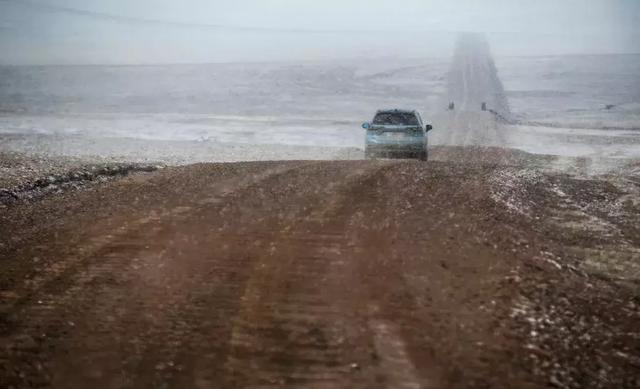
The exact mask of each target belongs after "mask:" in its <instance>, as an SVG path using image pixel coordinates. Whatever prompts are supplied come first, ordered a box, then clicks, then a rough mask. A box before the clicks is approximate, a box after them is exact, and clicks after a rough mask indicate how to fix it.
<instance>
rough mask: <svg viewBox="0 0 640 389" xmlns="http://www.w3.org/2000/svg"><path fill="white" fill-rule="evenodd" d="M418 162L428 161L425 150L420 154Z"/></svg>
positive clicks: (427, 153) (427, 154)
mask: <svg viewBox="0 0 640 389" xmlns="http://www.w3.org/2000/svg"><path fill="white" fill-rule="evenodd" d="M420 160H421V161H428V160H429V152H428V151H427V150H425V151H423V152H421V153H420Z"/></svg>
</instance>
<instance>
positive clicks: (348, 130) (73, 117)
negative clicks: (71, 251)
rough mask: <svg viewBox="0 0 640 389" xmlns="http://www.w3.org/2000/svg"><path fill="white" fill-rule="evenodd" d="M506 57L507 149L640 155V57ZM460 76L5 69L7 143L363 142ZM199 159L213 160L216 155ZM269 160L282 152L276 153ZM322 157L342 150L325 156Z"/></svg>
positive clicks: (1, 84) (421, 63)
mask: <svg viewBox="0 0 640 389" xmlns="http://www.w3.org/2000/svg"><path fill="white" fill-rule="evenodd" d="M496 65H497V67H498V71H499V76H500V78H501V79H502V82H503V84H504V87H505V90H506V93H507V96H508V98H509V104H510V106H511V111H512V112H513V114H514V117H515V118H517V120H518V125H516V126H508V127H507V128H506V131H507V133H508V134H509V136H508V139H507V141H506V144H505V145H506V146H509V147H514V148H519V149H521V150H524V151H528V152H532V153H541V154H557V155H562V156H568V157H589V158H640V55H608V56H556V57H511V58H496ZM448 71H449V59H415V60H408V61H398V60H390V59H378V60H370V61H367V62H365V61H341V62H315V63H312V62H309V63H299V64H295V63H271V64H207V65H170V66H62V67H0V137H1V138H2V139H3V141H2V142H0V151H26V152H31V151H33V150H41V151H43V152H47V151H51V150H50V149H52V147H48V146H47V145H46V144H37V142H45V143H46V142H54V143H56V144H57V146H56V147H54V149H55V150H56V153H57V154H62V155H64V154H65V152H66V151H68V152H69V154H71V155H75V154H78V153H80V152H82V151H83V150H84V149H85V148H86V149H89V150H90V151H91V152H92V153H93V152H95V153H99V154H102V153H107V152H108V153H113V152H115V153H117V152H118V148H119V146H114V144H116V143H118V142H117V141H116V139H120V142H119V143H121V144H124V143H126V142H129V140H130V139H131V138H135V139H138V140H139V141H137V142H134V144H135V145H137V147H139V148H140V149H142V150H149V149H150V148H152V147H153V145H160V144H162V145H164V143H163V142H167V141H172V142H181V143H180V145H181V146H180V147H179V148H180V149H183V148H184V149H187V148H188V147H191V146H189V145H196V144H198V145H200V144H202V143H208V144H213V143H215V144H220V145H221V146H219V147H216V149H225V148H226V147H225V146H224V145H223V144H234V145H239V146H238V147H240V148H241V149H242V147H244V148H245V149H247V148H248V147H247V146H246V145H264V146H265V147H266V145H288V146H301V145H302V146H313V147H320V148H330V149H331V150H333V149H335V148H344V147H347V148H362V147H363V140H364V133H363V130H362V129H361V128H360V124H361V123H362V122H364V121H367V120H370V119H371V117H372V115H373V113H374V112H375V111H376V110H377V109H380V108H389V107H402V108H415V109H418V110H420V111H421V112H422V114H423V116H424V117H426V118H427V120H428V118H429V117H437V116H438V114H439V113H442V112H444V110H445V108H446V104H447V102H446V92H447V85H446V80H447V73H448ZM489 108H491V107H489ZM441 130H442V129H441ZM435 131H438V128H436V129H435ZM18 138H19V140H18ZM79 139H84V140H85V141H83V142H84V143H83V142H80V141H79ZM91 139H94V140H95V141H90V140H91ZM99 139H103V140H104V141H101V142H102V143H103V144H104V149H101V147H102V146H101V145H100V142H98V140H99ZM143 141H146V142H147V143H148V145H149V146H148V147H141V146H140V145H143V144H145V142H143ZM67 143H68V144H69V145H70V146H69V147H65V144H67ZM87 144H89V146H87ZM91 144H92V145H91ZM242 145H245V146H242ZM163 147H164V146H163ZM198 147H200V146H198ZM269 147H270V146H269ZM128 149H130V147H128ZM287 149H289V148H287ZM160 150H164V149H163V148H162V147H160ZM202 150H206V148H204V149H202ZM323 150H325V149H323ZM87 152H88V151H87ZM159 153H160V152H159V151H157V152H156V151H154V153H151V154H159ZM85 154H86V153H85ZM122 154H125V155H128V154H129V152H128V151H127V150H125V151H124V152H123V153H122ZM196 154H198V158H196V159H197V160H201V159H203V158H202V157H203V156H204V155H205V154H206V151H197V152H196ZM200 154H202V155H200ZM268 154H269V156H270V157H275V158H277V157H278V151H277V150H276V149H274V148H272V149H271V150H270V151H269V153H268ZM295 154H296V155H299V154H300V153H295ZM322 155H324V156H325V157H327V158H329V157H334V156H335V153H334V152H333V151H332V152H330V153H328V154H326V153H325V154H323V153H321V154H319V155H317V154H314V156H315V157H321V156H322ZM302 156H303V157H304V155H302ZM150 157H153V155H150ZM253 157H255V156H253ZM284 157H286V155H283V158H284ZM238 158H240V159H242V158H241V157H239V156H237V155H235V154H234V155H232V156H231V157H229V158H227V157H225V158H221V159H230V160H237V159H238ZM217 159H220V158H217Z"/></svg>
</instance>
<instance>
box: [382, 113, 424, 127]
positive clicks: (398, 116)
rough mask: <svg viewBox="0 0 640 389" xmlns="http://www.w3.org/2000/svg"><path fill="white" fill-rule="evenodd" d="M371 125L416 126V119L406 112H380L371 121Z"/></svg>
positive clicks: (413, 115)
mask: <svg viewBox="0 0 640 389" xmlns="http://www.w3.org/2000/svg"><path fill="white" fill-rule="evenodd" d="M373 124H379V125H399V126H417V125H418V124H419V123H418V118H417V117H416V115H415V114H413V113H406V112H381V113H379V114H377V115H376V117H375V118H374V119H373Z"/></svg>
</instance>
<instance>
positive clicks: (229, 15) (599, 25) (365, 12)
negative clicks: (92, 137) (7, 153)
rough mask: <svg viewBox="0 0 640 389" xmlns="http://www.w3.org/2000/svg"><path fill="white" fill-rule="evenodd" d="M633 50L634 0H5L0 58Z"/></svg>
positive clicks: (637, 10)
mask: <svg viewBox="0 0 640 389" xmlns="http://www.w3.org/2000/svg"><path fill="white" fill-rule="evenodd" d="M455 31H481V32H486V33H489V35H488V36H489V39H490V41H491V43H492V45H493V47H494V51H497V52H498V53H499V54H514V55H526V54H539V53H544V54H558V53H565V52H566V53H606V52H627V53H628V52H633V53H638V52H640V39H639V38H640V0H536V1H530V0H456V1H450V0H448V1H447V0H431V1H430V0H404V1H400V0H379V1H376V0H368V1H364V0H323V1H318V0H295V1H293V0H234V1H215V0H180V1H176V0H0V53H1V56H0V61H1V62H2V63H18V64H19V63H36V64H40V63H156V62H228V61H271V60H317V59H323V58H344V57H375V56H401V57H428V56H434V55H435V56H441V55H447V54H448V50H450V47H451V41H452V40H453V37H454V36H455V35H454V34H452V32H455Z"/></svg>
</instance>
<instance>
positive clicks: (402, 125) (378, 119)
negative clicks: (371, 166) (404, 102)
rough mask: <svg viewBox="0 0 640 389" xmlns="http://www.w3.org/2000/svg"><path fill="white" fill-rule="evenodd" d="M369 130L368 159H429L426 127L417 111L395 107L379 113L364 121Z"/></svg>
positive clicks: (428, 125)
mask: <svg viewBox="0 0 640 389" xmlns="http://www.w3.org/2000/svg"><path fill="white" fill-rule="evenodd" d="M362 128H364V129H365V130H367V137H366V140H365V149H364V154H365V158H366V159H372V158H377V157H396V156H397V157H401V158H418V159H421V160H423V161H426V160H427V158H428V153H427V132H429V131H431V130H432V129H433V127H432V126H431V125H430V124H427V125H426V126H425V125H424V124H423V122H422V118H421V117H420V114H419V113H418V112H417V111H409V110H401V109H392V110H382V111H378V112H376V116H375V117H374V118H373V122H371V123H364V124H363V125H362Z"/></svg>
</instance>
